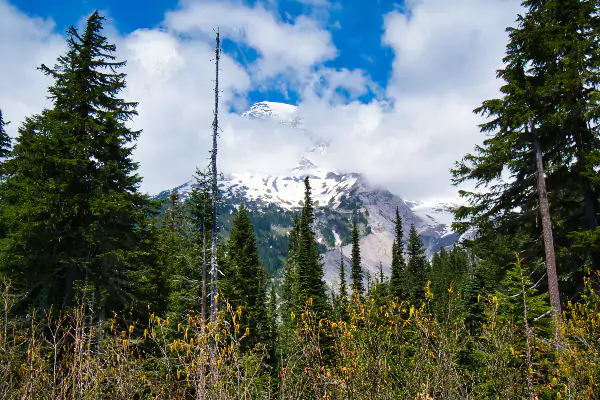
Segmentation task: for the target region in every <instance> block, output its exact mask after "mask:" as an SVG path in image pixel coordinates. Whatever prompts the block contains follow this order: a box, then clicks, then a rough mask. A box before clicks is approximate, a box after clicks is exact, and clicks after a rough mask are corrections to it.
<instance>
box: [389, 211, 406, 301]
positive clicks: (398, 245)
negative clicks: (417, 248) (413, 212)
mask: <svg viewBox="0 0 600 400" xmlns="http://www.w3.org/2000/svg"><path fill="white" fill-rule="evenodd" d="M394 233H395V236H394V243H393V245H392V265H391V277H390V284H389V288H390V294H391V295H392V296H395V297H398V298H399V299H404V298H406V296H407V294H408V283H407V281H406V276H407V271H406V261H405V260H404V243H403V241H402V237H403V235H404V232H403V227H402V216H401V215H400V210H399V209H398V207H396V224H395V229H394Z"/></svg>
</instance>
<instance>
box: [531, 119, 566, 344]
mask: <svg viewBox="0 0 600 400" xmlns="http://www.w3.org/2000/svg"><path fill="white" fill-rule="evenodd" d="M530 128H531V132H532V134H533V135H534V139H533V149H534V151H535V162H536V169H537V183H538V195H539V202H540V214H541V217H542V230H543V236H544V249H545V252H546V269H547V272H548V292H549V295H550V306H551V307H552V315H553V316H554V322H555V324H556V336H557V337H558V335H559V324H560V322H561V321H562V310H561V306H560V292H559V290H558V277H557V274H556V257H555V254H554V239H553V237H552V220H551V219H550V206H549V204H548V193H547V192H546V178H545V173H544V163H543V160H542V150H541V148H540V139H539V137H537V136H536V135H535V132H534V125H533V121H531V122H530Z"/></svg>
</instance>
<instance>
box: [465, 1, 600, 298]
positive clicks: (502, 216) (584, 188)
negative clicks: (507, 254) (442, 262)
mask: <svg viewBox="0 0 600 400" xmlns="http://www.w3.org/2000/svg"><path fill="white" fill-rule="evenodd" d="M523 5H524V7H525V11H526V12H525V13H524V14H523V15H521V16H519V18H518V20H517V26H516V27H515V28H509V29H508V32H509V39H510V40H509V43H508V45H507V49H506V56H505V58H504V68H503V69H501V70H499V71H498V77H500V78H502V79H503V80H504V85H503V86H502V88H501V92H502V97H501V98H499V99H492V100H488V101H485V102H484V103H483V104H482V106H481V107H479V108H477V109H476V110H475V111H476V112H477V113H479V114H482V115H485V116H488V117H490V120H489V121H488V122H486V123H484V124H482V125H481V130H482V132H483V133H485V134H486V135H488V136H489V137H488V139H486V140H485V141H484V143H483V146H478V147H476V152H475V154H468V155H466V156H465V157H464V158H463V160H462V161H461V162H459V163H457V165H456V167H455V169H454V170H453V175H454V182H455V183H456V184H459V183H462V182H464V181H468V180H473V181H475V182H476V186H477V187H485V186H487V187H488V188H489V190H487V191H486V192H485V193H479V192H477V191H471V192H469V191H461V196H463V197H466V198H467V199H468V200H469V201H468V205H466V206H462V207H458V208H457V209H456V216H457V218H458V219H459V220H461V219H462V220H465V222H461V223H459V224H457V227H458V228H460V229H461V231H464V230H466V229H469V228H470V227H475V228H476V229H477V230H478V232H480V235H479V238H478V240H479V241H488V242H490V243H491V242H493V240H494V236H496V235H499V234H501V235H511V234H515V232H519V233H525V234H526V235H528V236H529V237H530V238H531V240H530V241H529V242H530V243H534V242H535V239H537V238H538V237H540V236H541V234H542V232H541V231H542V226H545V227H546V226H548V224H547V223H546V222H549V218H548V215H547V214H549V213H548V212H546V213H545V214H546V215H542V217H543V218H545V219H546V221H545V223H544V224H543V225H542V224H540V223H539V221H540V205H543V203H544V202H543V201H542V198H541V197H540V196H539V193H540V192H541V191H540V190H539V189H538V184H539V183H544V184H545V185H546V186H547V187H548V196H547V197H548V202H549V204H550V207H549V208H550V210H551V213H552V215H551V217H552V225H554V231H553V235H552V236H550V235H549V233H546V234H545V239H546V242H548V241H549V240H548V239H552V241H553V242H554V244H555V246H556V247H557V248H559V249H560V250H561V251H560V252H558V253H557V255H558V260H557V269H558V271H557V272H558V275H562V277H563V279H560V281H561V290H563V291H567V292H569V293H571V294H572V293H573V292H574V291H576V290H577V289H578V288H577V285H578V282H580V281H581V275H582V273H584V272H585V270H586V269H588V268H599V263H600V246H599V245H598V243H600V236H598V232H599V230H598V226H599V225H598V224H599V222H600V206H599V205H600V203H599V202H598V193H599V186H598V182H597V181H594V179H593V176H594V175H597V172H596V173H590V172H591V171H592V170H596V171H597V168H598V167H599V164H598V162H599V161H600V160H598V159H596V158H595V157H594V153H595V151H597V149H598V147H599V143H600V136H599V132H600V130H599V128H598V126H599V125H598V120H599V118H600V111H599V110H600V107H599V104H600V96H599V95H598V93H599V91H598V84H597V83H598V82H599V81H600V30H599V29H598V26H599V25H600V12H599V11H600V5H599V4H598V2H597V1H593V0H564V1H563V0H545V1H541V0H527V1H524V2H523ZM595 149H596V150H595ZM536 158H537V159H538V160H539V162H538V163H537V165H536ZM539 165H541V166H542V167H543V169H544V170H545V174H544V175H545V179H543V177H542V179H541V180H540V179H539V178H537V176H536V172H539V171H538V170H539V167H538V166H539ZM503 171H507V172H508V173H509V175H510V177H511V179H507V180H503V179H501V178H502V175H503V174H504V172H503ZM586 171H587V172H586ZM544 181H545V182H544ZM545 230H546V231H547V229H546V228H545ZM550 247H551V246H546V248H545V249H544V248H543V247H540V246H537V245H529V246H527V247H526V248H524V249H520V250H524V252H523V253H522V254H523V255H524V256H525V258H526V261H527V260H535V259H537V258H543V256H544V253H545V254H546V255H547V254H548V252H549V250H551V248H550ZM543 252H544V253H543ZM550 261H551V260H550ZM547 272H548V276H549V277H551V276H552V275H554V273H553V271H552V268H551V262H549V263H548V271H547ZM537 274H538V275H537V277H536V279H537V278H538V277H541V274H540V272H539V271H538V272H537Z"/></svg>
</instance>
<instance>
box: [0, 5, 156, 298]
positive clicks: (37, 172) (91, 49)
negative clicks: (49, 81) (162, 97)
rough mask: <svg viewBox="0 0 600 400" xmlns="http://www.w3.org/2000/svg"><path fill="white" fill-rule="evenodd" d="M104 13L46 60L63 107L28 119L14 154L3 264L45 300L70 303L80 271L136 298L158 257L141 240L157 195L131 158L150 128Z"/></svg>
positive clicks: (56, 103) (116, 294)
mask: <svg viewBox="0 0 600 400" xmlns="http://www.w3.org/2000/svg"><path fill="white" fill-rule="evenodd" d="M102 21H103V17H101V16H100V15H99V14H98V13H97V12H95V13H94V14H92V16H91V17H90V18H89V19H88V21H87V25H86V28H85V31H84V32H83V34H80V33H79V32H78V31H77V30H76V29H75V28H73V27H71V28H69V30H68V31H67V45H68V51H67V53H66V54H65V55H63V56H61V57H59V58H58V62H57V64H56V66H55V67H54V68H49V67H46V66H45V65H42V66H41V67H40V69H41V70H42V72H44V73H45V74H46V75H48V76H50V77H51V78H53V79H54V85H53V86H51V87H50V88H49V89H48V90H49V93H50V99H51V100H52V102H53V108H52V109H51V110H44V111H43V112H42V113H41V114H40V115H36V116H33V117H31V118H27V119H26V121H25V122H24V124H23V126H22V127H21V128H20V129H19V137H18V139H17V144H16V145H15V146H14V149H13V153H12V157H11V158H10V159H9V160H8V161H7V163H6V169H7V173H8V175H9V177H8V178H7V180H6V182H5V184H4V185H3V186H2V198H3V200H4V202H5V204H4V210H3V214H4V217H3V219H4V222H5V224H6V225H8V226H7V227H8V230H9V231H10V235H9V236H8V237H7V238H5V239H3V242H4V243H2V248H3V249H9V250H8V251H6V252H4V253H3V254H2V269H3V270H4V271H6V272H8V274H9V275H10V276H12V277H13V278H14V280H13V282H14V283H15V286H16V287H17V288H19V289H20V290H21V291H22V293H23V294H27V296H28V297H29V299H37V300H39V301H40V302H41V304H42V306H44V307H46V306H48V305H49V304H51V303H61V302H62V303H63V304H70V303H71V302H72V300H73V296H74V292H73V289H74V286H75V283H76V282H78V281H80V282H82V283H85V284H88V285H92V286H94V287H95V288H96V290H97V291H100V292H103V291H106V296H105V297H106V298H109V302H111V303H120V304H124V303H125V302H130V301H131V299H132V298H131V295H132V293H133V292H134V290H133V288H134V286H135V282H134V280H135V279H137V278H139V276H141V275H143V273H142V272H141V271H142V270H144V269H145V268H149V267H151V266H145V265H142V263H141V259H142V258H143V256H144V254H145V251H147V250H148V249H144V248H140V245H141V244H143V243H144V242H143V241H142V240H141V239H140V235H141V234H142V232H141V230H142V229H144V227H145V225H144V219H145V217H146V215H147V213H148V206H149V201H148V200H147V199H146V197H145V196H143V195H141V194H140V193H139V192H138V185H139V182H140V178H139V176H138V175H137V174H136V173H135V171H136V169H137V163H135V162H133V161H132V159H131V154H132V152H133V149H134V146H131V143H132V142H133V141H135V140H136V139H137V137H138V136H139V134H140V132H139V131H132V130H131V129H129V128H128V127H127V126H126V122H127V121H129V120H130V119H131V118H132V117H133V116H135V115H136V111H135V107H136V103H131V102H126V101H124V100H122V99H120V98H119V97H118V95H119V93H120V92H121V91H122V90H123V89H124V88H125V74H123V73H119V72H117V70H118V69H119V68H121V67H123V66H124V65H125V63H124V62H117V61H115V56H114V55H113V53H114V51H115V46H114V45H112V44H109V43H108V42H107V40H106V38H105V37H103V36H102V35H101V34H100V32H101V30H102ZM134 300H135V299H134Z"/></svg>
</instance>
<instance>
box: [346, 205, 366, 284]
mask: <svg viewBox="0 0 600 400" xmlns="http://www.w3.org/2000/svg"><path fill="white" fill-rule="evenodd" d="M351 236H352V258H351V261H350V262H351V269H350V279H351V282H352V283H351V285H350V286H351V288H352V294H353V295H355V296H362V295H363V294H364V292H365V286H364V273H363V269H362V267H361V265H360V244H359V240H358V226H357V222H356V214H354V218H353V220H352V232H351Z"/></svg>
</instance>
